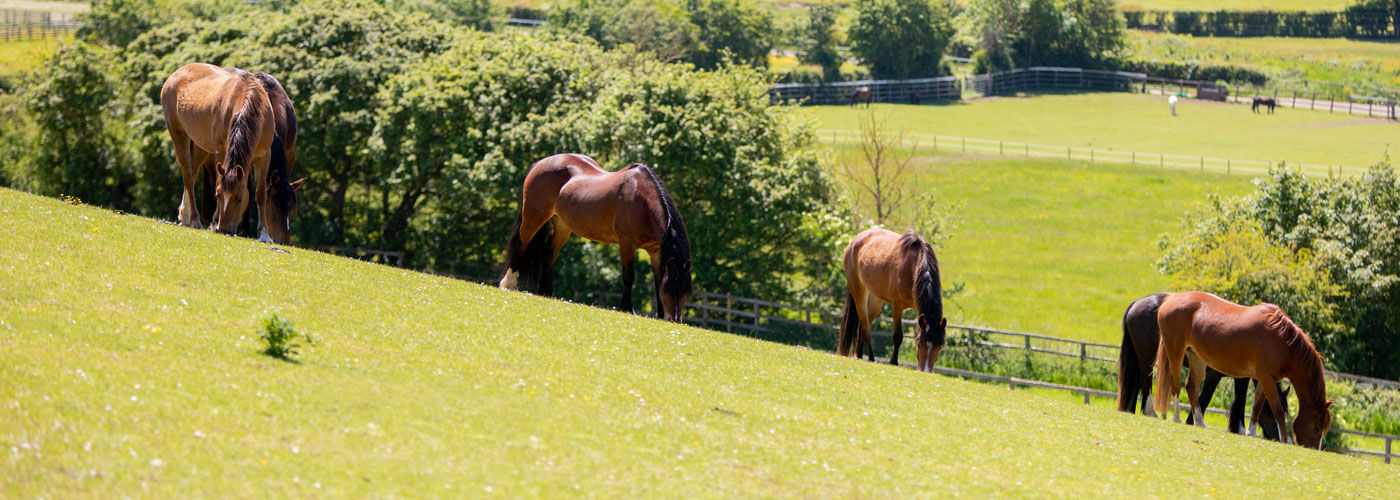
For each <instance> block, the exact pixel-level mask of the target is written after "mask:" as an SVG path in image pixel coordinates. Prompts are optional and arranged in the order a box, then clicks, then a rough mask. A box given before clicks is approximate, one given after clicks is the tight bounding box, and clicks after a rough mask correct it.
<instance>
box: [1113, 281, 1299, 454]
mask: <svg viewBox="0 0 1400 500" xmlns="http://www.w3.org/2000/svg"><path fill="white" fill-rule="evenodd" d="M1168 295H1171V294H1168V293H1158V294H1153V295H1148V296H1146V297H1143V298H1140V299H1137V300H1134V301H1133V303H1132V304H1130V305H1128V310H1127V311H1125V312H1124V313H1123V349H1122V351H1120V352H1119V354H1118V410H1119V411H1125V412H1128V413H1133V411H1134V410H1135V409H1136V408H1135V407H1136V406H1139V404H1140V405H1141V407H1142V414H1143V415H1148V416H1156V414H1155V413H1154V412H1153V411H1152V406H1151V405H1149V404H1148V401H1150V400H1151V395H1152V366H1153V362H1154V361H1155V360H1156V359H1157V343H1158V335H1157V310H1158V309H1159V308H1161V306H1162V301H1163V300H1165V299H1166V298H1167V296H1168ZM1222 377H1224V374H1222V373H1220V372H1218V371H1215V369H1214V368H1207V369H1206V377H1205V382H1204V384H1203V385H1202V387H1201V395H1200V398H1199V399H1200V406H1201V407H1202V408H1205V407H1209V405H1210V400H1211V397H1212V396H1214V395H1215V388H1216V386H1217V385H1219V384H1220V379H1221V378H1222ZM1255 385H1258V382H1255ZM1248 390H1249V379H1247V378H1236V379H1235V401H1234V403H1233V404H1231V405H1230V424H1229V429H1230V432H1233V433H1235V434H1240V433H1242V432H1243V431H1244V405H1245V392H1246V391H1248ZM1279 390H1280V393H1281V394H1283V396H1284V397H1283V401H1284V405H1285V407H1286V406H1287V401H1288V392H1287V391H1285V390H1283V389H1282V388H1281V387H1280V389H1279ZM1255 392H1256V393H1257V392H1258V391H1255ZM1256 397H1258V396H1256ZM1285 410H1286V408H1285ZM1194 419H1195V415H1192V416H1190V417H1188V419H1187V423H1194V422H1195V421H1194ZM1259 420H1260V423H1261V424H1263V431H1264V437H1265V438H1267V439H1271V440H1274V441H1278V440H1279V439H1278V436H1279V434H1278V427H1277V425H1275V422H1274V414H1273V411H1272V410H1270V409H1269V408H1268V407H1267V406H1265V407H1264V411H1263V412H1262V413H1261V414H1260V415H1259Z"/></svg>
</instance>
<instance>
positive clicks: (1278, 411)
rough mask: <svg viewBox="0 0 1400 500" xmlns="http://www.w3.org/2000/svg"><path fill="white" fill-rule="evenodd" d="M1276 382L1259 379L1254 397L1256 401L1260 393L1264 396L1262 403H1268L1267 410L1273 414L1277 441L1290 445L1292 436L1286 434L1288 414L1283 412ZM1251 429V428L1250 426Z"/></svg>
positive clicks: (1266, 378) (1265, 378)
mask: <svg viewBox="0 0 1400 500" xmlns="http://www.w3.org/2000/svg"><path fill="white" fill-rule="evenodd" d="M1276 382H1278V381H1277V380H1274V379H1273V378H1270V377H1267V376H1265V377H1263V378H1260V379H1259V387H1257V388H1256V389H1255V391H1256V392H1255V395H1254V397H1255V398H1256V399H1257V398H1258V397H1259V394H1260V393H1262V394H1263V395H1264V401H1267V402H1268V403H1269V409H1270V410H1273V412H1274V422H1275V423H1277V424H1278V437H1279V441H1282V442H1283V443H1286V444H1292V443H1293V435H1292V434H1289V432H1288V424H1287V422H1288V412H1286V411H1283V404H1282V403H1281V402H1280V401H1279V394H1278V386H1277V385H1275V383H1276ZM1255 406H1256V407H1258V406H1259V405H1258V404H1257V403H1256V405H1255ZM1256 417H1257V415H1256ZM1251 427H1253V426H1252V425H1251Z"/></svg>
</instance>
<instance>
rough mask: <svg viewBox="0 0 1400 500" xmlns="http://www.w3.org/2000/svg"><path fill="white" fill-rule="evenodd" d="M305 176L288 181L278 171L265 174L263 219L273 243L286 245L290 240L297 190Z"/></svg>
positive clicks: (295, 209)
mask: <svg viewBox="0 0 1400 500" xmlns="http://www.w3.org/2000/svg"><path fill="white" fill-rule="evenodd" d="M305 182H306V178H305V177H303V178H301V179H297V180H295V181H291V182H288V179H287V178H286V177H285V176H284V175H283V174H281V173H280V172H278V171H276V170H273V171H271V172H268V175H267V196H268V205H269V206H268V209H267V217H266V218H264V219H263V224H264V228H265V229H266V230H267V236H268V238H271V239H272V241H273V243H277V244H279V245H286V244H289V243H291V242H292V216H293V215H296V213H297V190H298V189H301V186H302V184H303V183H305Z"/></svg>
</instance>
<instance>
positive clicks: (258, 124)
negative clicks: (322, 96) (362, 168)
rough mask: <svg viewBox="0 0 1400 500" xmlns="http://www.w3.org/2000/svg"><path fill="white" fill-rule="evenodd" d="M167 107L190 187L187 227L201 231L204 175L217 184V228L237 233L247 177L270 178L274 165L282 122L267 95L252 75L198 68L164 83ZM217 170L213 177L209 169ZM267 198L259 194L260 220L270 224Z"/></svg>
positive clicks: (184, 212) (183, 216)
mask: <svg viewBox="0 0 1400 500" xmlns="http://www.w3.org/2000/svg"><path fill="white" fill-rule="evenodd" d="M160 104H161V109H162V111H163V112H164V114H165V127H166V129H167V131H169V132H170V140H171V142H172V143H173V144H174V149H175V160H176V161H177V162H178V163H179V164H180V176H181V178H182V179H183V180H184V194H183V195H182V196H181V199H180V214H179V220H180V224H181V225H184V226H189V227H194V228H198V227H201V225H200V214H199V209H198V208H196V206H195V200H194V184H195V179H196V175H197V174H198V173H199V171H200V170H205V173H206V177H205V179H210V178H217V179H218V181H217V182H215V183H214V190H213V191H214V192H213V195H214V196H213V198H214V202H215V205H214V214H213V218H212V220H211V223H210V226H211V227H212V228H213V229H214V230H215V231H217V232H220V233H233V232H234V231H235V230H236V229H237V227H238V223H239V222H240V221H241V220H242V219H243V212H244V211H245V210H247V208H248V170H249V169H250V168H251V169H252V170H253V172H254V174H255V177H256V178H258V179H266V176H267V170H268V164H269V162H271V161H273V160H274V158H273V156H274V155H273V154H272V149H273V148H272V145H273V142H274V138H275V135H276V124H275V121H276V117H275V116H274V111H273V109H272V104H271V102H270V101H269V100H268V95H267V90H266V89H264V88H263V85H262V83H261V82H260V81H258V79H257V78H255V77H253V75H252V74H251V73H248V72H246V71H243V70H240V69H237V68H221V67H218V66H214V65H211V64H204V63H192V64H188V65H185V66H183V67H181V68H180V69H177V70H175V73H173V74H171V75H170V78H167V79H166V80H165V85H163V86H162V87H161V89H160ZM210 163H212V164H213V167H212V168H213V170H212V171H209V170H207V169H209V168H211V167H210V166H209V165H210ZM278 168H279V169H283V168H285V165H283V166H279V167H278ZM259 185H261V184H259ZM266 197H267V196H266V194H265V190H262V189H259V190H258V200H257V201H258V213H259V214H260V216H262V217H264V218H265V217H266V215H267V214H268V211H267V206H266V205H267V203H266ZM263 222H265V221H263ZM261 224H262V222H260V225H261Z"/></svg>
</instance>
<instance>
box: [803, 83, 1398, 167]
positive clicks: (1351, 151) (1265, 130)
mask: <svg viewBox="0 0 1400 500" xmlns="http://www.w3.org/2000/svg"><path fill="white" fill-rule="evenodd" d="M810 109H812V113H813V114H814V115H815V117H816V118H817V120H818V128H820V129H826V130H843V131H855V130H859V129H860V125H859V120H860V117H861V116H862V114H863V113H867V111H866V110H865V109H862V108H851V107H848V106H820V107H812V108H810ZM873 109H874V110H875V113H877V115H878V116H882V117H885V122H886V129H887V130H891V131H898V130H903V131H906V132H910V133H915V134H939V135H949V136H962V137H970V138H977V139H990V140H999V141H1016V142H1029V143H1033V144H1043V145H1050V146H1073V147H1077V148H1078V147H1083V148H1096V149H1098V150H1103V151H1122V152H1130V151H1136V152H1140V153H1142V152H1149V153H1166V154H1175V155H1184V156H1206V157H1211V158H1228V159H1232V160H1250V161H1268V162H1277V161H1288V162H1294V163H1303V164H1309V165H1318V166H1324V165H1341V166H1347V167H1364V166H1367V165H1371V164H1373V163H1375V162H1377V161H1379V160H1380V159H1381V158H1382V155H1383V154H1384V153H1385V152H1386V147H1387V145H1395V146H1400V141H1398V140H1397V138H1400V124H1397V123H1396V122H1391V121H1386V120H1383V119H1380V118H1365V117H1360V116H1348V115H1347V114H1345V113H1327V112H1320V111H1308V110H1298V109H1290V108H1279V109H1278V111H1277V112H1276V113H1275V114H1273V115H1269V114H1255V113H1251V112H1250V109H1249V106H1246V105H1240V104H1225V103H1220V102H1214V101H1200V100H1196V99H1183V100H1181V101H1180V102H1179V103H1177V116H1171V114H1170V112H1169V110H1168V106H1167V97H1166V96H1159V95H1148V94H1133V93H1084V94H1040V95H1034V96H1032V97H993V98H985V99H976V100H971V101H964V102H957V103H952V104H941V105H931V106H913V105H901V104H877V105H875V106H874V107H873ZM826 137H830V136H829V135H828V136H826ZM924 142H925V144H924V148H925V149H928V148H931V147H932V146H933V145H932V143H931V142H930V141H929V140H925V141H924ZM940 146H943V147H948V146H950V145H949V144H946V143H945V144H941V145H940Z"/></svg>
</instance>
